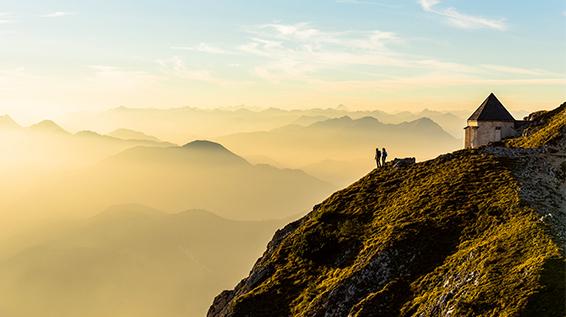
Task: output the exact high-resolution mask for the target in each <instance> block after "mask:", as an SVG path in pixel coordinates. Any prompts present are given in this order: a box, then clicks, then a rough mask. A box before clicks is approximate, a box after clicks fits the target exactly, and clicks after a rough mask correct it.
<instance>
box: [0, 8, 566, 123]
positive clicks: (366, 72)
mask: <svg viewBox="0 0 566 317" xmlns="http://www.w3.org/2000/svg"><path fill="white" fill-rule="evenodd" d="M0 43H2V44H1V49H0V113H1V112H8V113H15V114H16V115H20V116H25V115H28V116H31V115H32V114H33V115H37V116H39V115H49V114H54V113H60V112H66V111H78V110H98V109H106V108H110V107H116V106H134V107H146V106H152V107H176V106H200V107H213V106H233V105H239V104H246V105H250V106H258V107H270V106H277V107H283V108H300V107H331V106H335V105H338V104H346V105H348V106H350V107H352V108H363V109H375V108H379V109H383V110H388V111H401V110H415V111H417V110H420V109H422V108H425V107H427V108H431V109H439V110H443V109H471V108H473V107H475V106H477V104H478V103H479V102H481V99H483V98H484V97H485V95H487V94H488V93H489V92H491V91H495V92H496V93H497V94H498V95H499V96H500V98H501V99H502V100H503V101H504V102H506V103H508V104H511V105H512V108H513V107H514V108H517V109H526V110H531V109H536V108H539V107H547V108H548V107H552V106H556V105H558V104H559V103H560V102H562V101H564V99H566V98H565V97H566V88H565V87H566V77H565V75H566V57H565V56H566V54H565V53H566V5H565V2H564V1H563V0H560V1H558V0H545V1H516V0H515V1H511V0H490V1H486V0H473V1H472V0H445V1H442V0H398V1H393V0H309V1H305V0H302V1H298V0H286V1H268V0H263V1H256V0H249V1H243V0H242V1H236V0H233V1H228V0H219V1H212V0H209V1H177V0H161V1H156V0H152V1H149V0H137V1H133V0H128V1H117V0H116V1H100V0H98V1H55V0H42V1H26V0H19V1H5V0H0Z"/></svg>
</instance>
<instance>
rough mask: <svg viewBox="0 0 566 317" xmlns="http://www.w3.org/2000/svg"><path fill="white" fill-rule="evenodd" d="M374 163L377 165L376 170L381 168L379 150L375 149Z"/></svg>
mask: <svg viewBox="0 0 566 317" xmlns="http://www.w3.org/2000/svg"><path fill="white" fill-rule="evenodd" d="M375 163H376V164H377V168H379V167H381V165H380V164H381V152H380V151H379V148H375Z"/></svg>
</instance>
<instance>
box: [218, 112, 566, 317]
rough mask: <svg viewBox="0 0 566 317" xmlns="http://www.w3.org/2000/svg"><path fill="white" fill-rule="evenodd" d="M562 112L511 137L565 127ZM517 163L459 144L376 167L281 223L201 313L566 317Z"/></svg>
mask: <svg viewBox="0 0 566 317" xmlns="http://www.w3.org/2000/svg"><path fill="white" fill-rule="evenodd" d="M563 112H564V105H563V106H562V107H561V108H559V109H558V110H556V111H553V112H549V113H546V114H544V115H543V116H544V120H545V121H544V122H545V124H544V125H543V126H539V127H538V128H537V129H536V130H533V132H532V133H531V134H530V137H528V138H521V139H520V140H518V141H516V143H514V144H515V145H517V146H518V145H521V146H522V145H524V146H537V145H538V146H540V145H542V144H545V142H551V141H552V140H555V139H556V138H558V137H562V136H563V135H560V133H561V131H562V129H563V127H564V126H565V125H566V122H564V119H565V118H566V116H563ZM557 131H558V132H557ZM518 167H520V166H519V164H518V163H517V161H515V160H513V159H511V158H505V157H496V156H492V155H489V154H485V152H483V151H482V150H463V151H458V152H455V153H453V154H448V155H443V156H441V157H439V158H437V159H435V160H431V161H427V162H423V163H419V164H416V165H413V166H410V167H408V168H405V169H396V168H387V169H379V170H374V171H373V172H372V173H370V174H369V175H367V176H366V177H364V178H362V179H361V180H360V181H358V182H357V183H355V184H353V185H352V186H350V187H348V188H347V189H345V190H343V191H340V192H338V193H335V194H334V195H332V196H331V197H329V198H328V199H327V200H326V201H324V202H323V203H322V204H320V205H317V206H316V207H315V208H314V210H313V211H312V212H311V213H310V214H309V215H307V216H306V217H305V218H303V219H302V220H301V221H300V222H297V223H294V224H291V225H289V226H288V227H287V228H286V229H285V230H286V232H287V234H283V235H284V236H283V237H282V238H281V239H279V238H278V239H274V241H272V243H271V244H270V246H269V247H268V251H267V252H266V253H265V254H264V256H263V258H262V259H260V261H259V262H258V263H257V264H256V266H255V267H254V270H253V271H252V274H251V275H250V278H248V280H246V281H245V282H244V283H241V284H240V285H238V287H237V288H236V290H235V291H234V292H232V293H228V294H223V295H222V296H224V297H220V298H219V299H220V300H222V301H224V302H227V304H219V305H217V306H220V305H225V306H224V307H217V306H213V307H212V309H211V311H213V313H212V315H209V316H289V315H293V316H324V315H331V316H348V315H349V316H357V317H361V316H447V315H450V316H517V315H526V316H564V315H566V309H565V307H564V304H565V303H566V295H565V294H566V293H565V292H564V281H565V280H566V276H565V273H564V267H565V261H564V257H563V254H562V250H561V249H560V247H559V245H558V244H557V242H556V241H555V240H554V239H553V237H552V234H551V233H550V230H549V227H548V226H547V225H546V224H544V223H543V222H541V221H540V220H539V219H540V214H539V213H538V212H537V211H536V210H534V209H533V208H532V207H530V206H529V205H527V204H526V202H525V201H524V200H522V198H521V183H520V182H519V180H517V178H516V177H515V176H514V174H513V171H514V170H515V169H516V168H518ZM280 234H282V233H280ZM227 296H228V297H227ZM217 303H219V301H217ZM218 312H220V313H218Z"/></svg>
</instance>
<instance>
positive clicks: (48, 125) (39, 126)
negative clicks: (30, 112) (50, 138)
mask: <svg viewBox="0 0 566 317" xmlns="http://www.w3.org/2000/svg"><path fill="white" fill-rule="evenodd" d="M30 129H32V130H35V131H42V132H55V133H68V132H67V131H65V129H63V128H61V127H60V126H59V125H57V123H55V122H53V121H51V120H43V121H41V122H39V123H36V124H34V125H32V126H31V127H30Z"/></svg>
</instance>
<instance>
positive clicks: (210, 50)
mask: <svg viewBox="0 0 566 317" xmlns="http://www.w3.org/2000/svg"><path fill="white" fill-rule="evenodd" d="M171 49H174V50H182V51H194V52H200V53H207V54H229V53H230V52H229V51H228V50H225V49H223V48H220V47H217V46H214V45H211V44H208V43H199V44H198V45H194V46H172V47H171Z"/></svg>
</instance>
